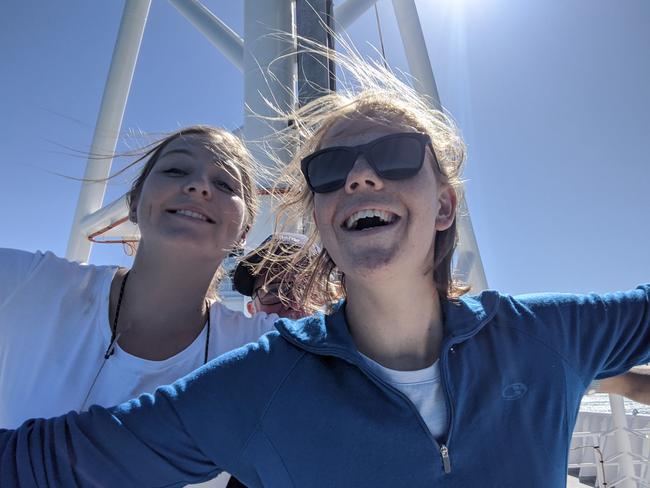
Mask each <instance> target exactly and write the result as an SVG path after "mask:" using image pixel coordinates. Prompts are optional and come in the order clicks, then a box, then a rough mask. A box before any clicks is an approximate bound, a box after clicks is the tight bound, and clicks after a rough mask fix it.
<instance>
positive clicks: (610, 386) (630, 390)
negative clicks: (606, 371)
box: [598, 368, 650, 405]
mask: <svg viewBox="0 0 650 488" xmlns="http://www.w3.org/2000/svg"><path fill="white" fill-rule="evenodd" d="M598 393H615V394H617V395H622V396H624V397H627V398H629V399H630V400H634V401H635V402H639V403H644V404H646V405H650V368H634V369H632V370H630V371H629V372H627V373H624V374H622V375H619V376H614V377H612V378H605V379H603V380H600V383H599V385H598Z"/></svg>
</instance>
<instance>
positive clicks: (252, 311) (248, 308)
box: [246, 301, 255, 315]
mask: <svg viewBox="0 0 650 488" xmlns="http://www.w3.org/2000/svg"><path fill="white" fill-rule="evenodd" d="M246 311H247V312H248V313H249V314H250V315H255V309H254V308H253V302H252V301H250V302H246Z"/></svg>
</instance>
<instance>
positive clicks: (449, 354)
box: [0, 286, 650, 488]
mask: <svg viewBox="0 0 650 488" xmlns="http://www.w3.org/2000/svg"><path fill="white" fill-rule="evenodd" d="M649 301H650V286H643V287H639V288H638V289H636V290H634V291H631V292H626V293H615V294H609V295H585V296H581V295H531V296H520V297H516V298H515V297H510V296H505V295H499V294H497V293H496V292H485V293H483V294H482V295H480V296H479V297H475V298H464V299H462V300H460V301H458V302H457V303H452V302H447V303H444V304H443V312H444V324H445V337H444V340H443V344H442V349H441V355H440V358H441V362H440V365H441V374H442V382H443V386H444V390H445V393H446V398H447V408H448V409H449V429H448V432H447V435H446V438H445V439H441V440H440V442H438V441H436V440H435V439H434V438H433V437H432V436H431V434H430V433H429V431H428V429H427V427H426V425H425V423H424V422H423V420H422V418H421V417H420V416H419V414H418V412H417V410H416V408H415V407H414V406H413V404H411V403H410V401H409V400H408V399H407V398H406V397H405V396H404V395H403V394H401V393H400V392H399V391H397V390H396V389H394V388H392V387H391V386H389V385H388V384H386V383H384V382H383V381H382V380H381V379H380V378H378V377H377V376H375V375H374V374H373V373H372V372H371V371H370V370H369V369H368V368H367V367H366V364H365V362H364V360H363V359H362V358H361V357H360V356H359V353H358V352H357V350H356V347H355V345H354V343H353V341H352V339H351V337H350V334H349V332H348V328H347V325H346V322H345V307H344V306H341V307H340V308H339V310H338V311H337V312H335V313H334V314H333V315H331V316H329V317H323V316H315V317H311V318H307V319H303V320H300V321H296V322H293V321H288V320H287V321H280V322H278V324H277V328H278V332H272V333H269V334H267V335H266V336H263V337H262V338H261V339H260V341H259V342H258V343H256V344H249V345H247V346H245V347H243V348H241V349H238V350H236V351H234V352H231V353H229V354H227V355H225V356H222V357H221V358H218V359H216V360H215V361H213V362H211V363H209V364H208V365H206V366H204V367H203V368H201V369H199V370H197V371H195V372H194V373H192V374H191V375H189V376H187V377H185V378H183V379H181V380H180V381H178V382H176V383H174V384H173V385H171V386H165V387H161V388H159V389H158V390H157V391H156V393H155V394H154V395H142V396H141V397H139V398H138V399H136V400H131V401H130V402H127V403H124V404H122V405H120V406H118V407H114V408H101V407H96V406H95V407H92V408H91V409H90V411H89V412H86V413H81V414H77V413H69V414H67V415H65V416H62V417H58V418H54V419H49V420H42V419H41V420H30V421H28V422H26V423H25V424H24V425H22V426H21V427H20V428H19V429H18V430H15V431H0V486H2V487H32V486H49V487H55V486H57V487H58V486H60V487H72V486H106V487H131V486H134V487H135V486H137V487H144V486H155V487H167V486H182V485H183V484H185V483H187V482H197V481H200V480H205V479H208V478H210V477H213V476H214V475H215V474H216V473H217V472H219V471H220V470H222V469H225V470H227V471H229V472H231V473H234V474H235V475H236V476H237V478H239V479H240V480H242V481H243V482H244V483H245V484H246V485H247V486H249V487H261V486H270V487H281V488H285V487H328V488H331V487H348V486H349V487H373V488H377V487H391V488H394V487H402V486H404V487H406V486H408V487H428V488H430V487H434V486H435V487H438V486H439V487H474V486H499V487H519V486H527V487H544V488H548V487H560V486H564V484H565V480H566V469H567V450H568V446H569V441H570V438H571V432H572V430H573V425H574V422H575V419H576V415H577V412H578V406H579V403H580V398H581V396H582V394H583V392H584V391H585V388H586V387H587V385H589V383H590V382H591V381H592V379H593V378H594V377H599V378H602V377H606V376H613V375H616V374H619V373H622V372H624V371H626V370H627V369H629V368H630V367H632V366H634V365H637V364H640V363H644V362H648V361H650V304H649ZM395 327H399V324H395Z"/></svg>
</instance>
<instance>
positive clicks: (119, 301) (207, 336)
mask: <svg viewBox="0 0 650 488" xmlns="http://www.w3.org/2000/svg"><path fill="white" fill-rule="evenodd" d="M129 272H130V270H128V271H127V272H126V273H125V274H124V279H123V280H122V284H121V285H120V293H119V295H118V298H117V306H116V307H115V318H114V319H113V323H112V324H111V341H110V342H109V344H108V347H107V348H106V352H105V353H104V360H103V361H102V364H101V366H100V367H99V370H97V374H96V375H95V378H94V379H93V382H92V384H91V385H90V388H89V389H88V393H86V397H85V398H84V401H83V403H82V405H81V409H80V410H83V409H84V407H85V406H86V402H87V401H88V397H90V393H91V392H92V391H93V388H94V387H95V383H97V378H99V375H100V373H101V372H102V370H103V369H104V366H105V365H106V361H107V360H108V359H109V358H110V357H111V356H112V355H113V354H115V346H116V345H117V341H118V340H119V339H120V336H121V335H122V332H121V331H120V332H118V331H117V324H118V320H119V318H120V309H121V308H122V299H123V298H124V289H125V287H126V282H127V280H128V279H129ZM205 307H206V311H207V314H208V317H207V323H206V334H205V349H204V351H203V364H204V365H205V364H206V363H207V362H208V352H209V350H210V326H211V321H210V302H209V301H208V299H207V298H206V299H205Z"/></svg>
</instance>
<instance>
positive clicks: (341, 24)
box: [334, 0, 377, 29]
mask: <svg viewBox="0 0 650 488" xmlns="http://www.w3.org/2000/svg"><path fill="white" fill-rule="evenodd" d="M375 3H377V0H346V1H345V2H343V3H342V4H340V5H337V6H336V7H334V21H335V25H336V27H338V28H340V29H347V28H348V27H350V25H352V23H353V22H354V21H355V20H357V19H358V18H359V17H361V16H362V15H363V14H364V13H365V12H366V10H368V9H369V8H370V7H372V6H373V5H374V4H375Z"/></svg>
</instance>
